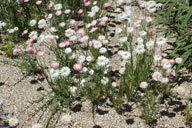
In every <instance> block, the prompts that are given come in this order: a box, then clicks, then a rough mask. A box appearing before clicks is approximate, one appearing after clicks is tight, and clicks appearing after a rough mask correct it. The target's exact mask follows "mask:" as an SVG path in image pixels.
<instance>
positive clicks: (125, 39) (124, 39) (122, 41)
mask: <svg viewBox="0 0 192 128" xmlns="http://www.w3.org/2000/svg"><path fill="white" fill-rule="evenodd" d="M127 39H128V38H127V37H126V36H125V37H121V38H120V39H119V41H120V42H121V43H124V42H126V41H127Z"/></svg>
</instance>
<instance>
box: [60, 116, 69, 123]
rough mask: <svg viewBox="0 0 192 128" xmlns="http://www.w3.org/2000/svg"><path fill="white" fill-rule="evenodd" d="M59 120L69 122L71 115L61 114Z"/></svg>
mask: <svg viewBox="0 0 192 128" xmlns="http://www.w3.org/2000/svg"><path fill="white" fill-rule="evenodd" d="M61 122H62V123H63V124H69V123H70V122H71V116H69V115H63V116H62V117H61Z"/></svg>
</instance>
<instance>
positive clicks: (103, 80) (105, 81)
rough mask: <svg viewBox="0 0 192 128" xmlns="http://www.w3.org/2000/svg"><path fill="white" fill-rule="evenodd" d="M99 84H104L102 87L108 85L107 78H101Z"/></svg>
mask: <svg viewBox="0 0 192 128" xmlns="http://www.w3.org/2000/svg"><path fill="white" fill-rule="evenodd" d="M101 83H102V84H104V85H106V84H108V83H109V78H107V77H103V79H102V80H101Z"/></svg>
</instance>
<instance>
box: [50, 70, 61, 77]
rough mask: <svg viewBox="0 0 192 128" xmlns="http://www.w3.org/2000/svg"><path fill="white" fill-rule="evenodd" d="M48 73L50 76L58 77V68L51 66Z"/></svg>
mask: <svg viewBox="0 0 192 128" xmlns="http://www.w3.org/2000/svg"><path fill="white" fill-rule="evenodd" d="M50 75H51V77H52V78H55V77H58V76H59V75H60V71H59V69H53V68H52V69H51V70H50Z"/></svg>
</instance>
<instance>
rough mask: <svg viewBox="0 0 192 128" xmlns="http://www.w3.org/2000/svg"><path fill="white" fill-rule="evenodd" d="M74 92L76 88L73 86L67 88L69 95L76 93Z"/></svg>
mask: <svg viewBox="0 0 192 128" xmlns="http://www.w3.org/2000/svg"><path fill="white" fill-rule="evenodd" d="M76 90H77V87H75V86H72V87H70V88H69V91H70V93H71V94H74V93H75V92H76Z"/></svg>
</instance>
